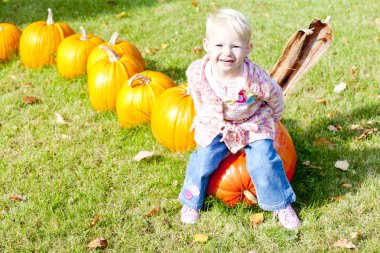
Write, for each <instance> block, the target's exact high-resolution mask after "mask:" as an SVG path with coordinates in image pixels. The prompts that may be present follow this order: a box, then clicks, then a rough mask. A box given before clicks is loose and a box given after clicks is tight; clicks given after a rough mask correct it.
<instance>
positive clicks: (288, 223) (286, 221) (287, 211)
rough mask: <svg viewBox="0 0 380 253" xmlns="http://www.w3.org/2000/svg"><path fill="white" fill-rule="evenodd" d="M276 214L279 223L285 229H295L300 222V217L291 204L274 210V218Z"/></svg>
mask: <svg viewBox="0 0 380 253" xmlns="http://www.w3.org/2000/svg"><path fill="white" fill-rule="evenodd" d="M276 216H277V217H278V221H279V222H280V224H281V225H282V226H283V227H284V228H286V229H296V228H298V227H299V226H300V224H301V222H300V219H299V218H298V216H297V214H296V212H295V211H294V209H293V208H292V206H291V205H288V206H287V207H285V208H284V209H281V210H278V211H274V212H273V217H274V218H275V217H276Z"/></svg>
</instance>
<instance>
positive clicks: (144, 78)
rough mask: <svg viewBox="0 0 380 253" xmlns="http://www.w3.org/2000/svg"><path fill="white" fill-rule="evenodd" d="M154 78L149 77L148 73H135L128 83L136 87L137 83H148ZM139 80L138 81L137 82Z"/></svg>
mask: <svg viewBox="0 0 380 253" xmlns="http://www.w3.org/2000/svg"><path fill="white" fill-rule="evenodd" d="M151 80H152V79H150V78H149V77H147V76H146V75H143V74H139V73H138V74H135V75H134V76H132V77H131V78H129V80H128V85H129V86H130V87H135V86H137V85H141V84H142V85H147V84H149V83H150V81H151ZM135 81H137V82H135Z"/></svg>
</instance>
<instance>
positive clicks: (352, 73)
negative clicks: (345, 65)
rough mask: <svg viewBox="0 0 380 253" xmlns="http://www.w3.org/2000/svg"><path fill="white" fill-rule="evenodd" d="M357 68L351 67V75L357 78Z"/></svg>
mask: <svg viewBox="0 0 380 253" xmlns="http://www.w3.org/2000/svg"><path fill="white" fill-rule="evenodd" d="M356 74H357V70H356V67H355V66H352V67H351V76H352V78H356Z"/></svg>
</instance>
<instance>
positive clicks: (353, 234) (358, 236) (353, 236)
mask: <svg viewBox="0 0 380 253" xmlns="http://www.w3.org/2000/svg"><path fill="white" fill-rule="evenodd" d="M350 235H351V239H361V238H362V234H361V233H360V232H351V234H350Z"/></svg>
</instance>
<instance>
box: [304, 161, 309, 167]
mask: <svg viewBox="0 0 380 253" xmlns="http://www.w3.org/2000/svg"><path fill="white" fill-rule="evenodd" d="M302 164H303V165H305V166H309V165H310V161H304V162H303V163H302Z"/></svg>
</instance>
